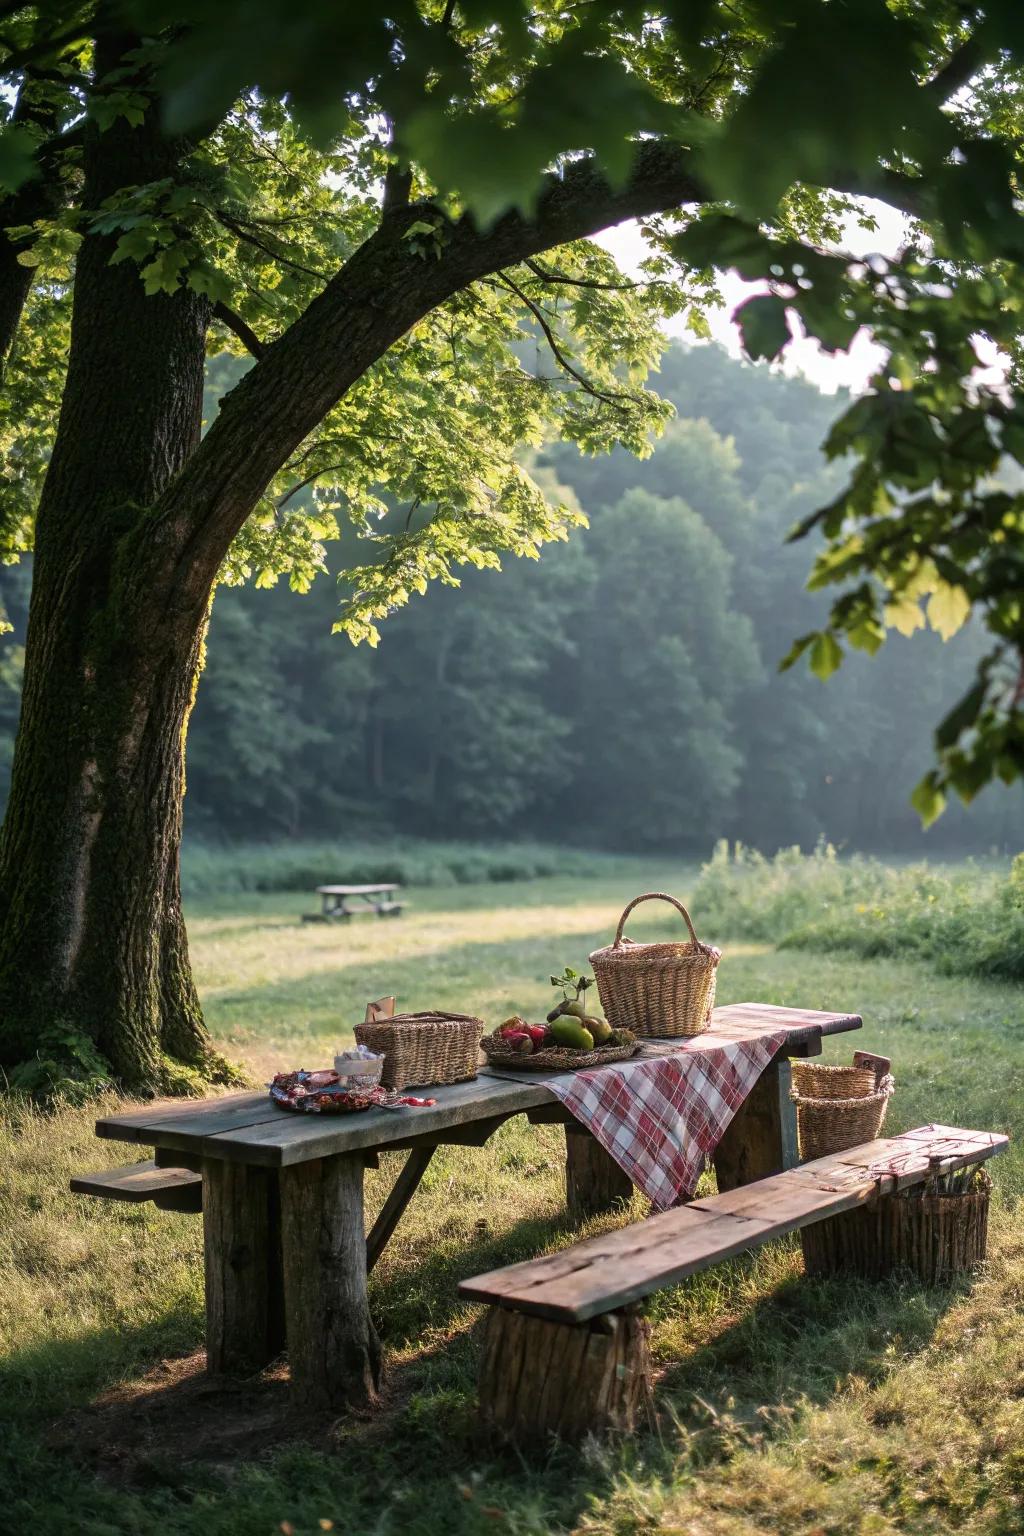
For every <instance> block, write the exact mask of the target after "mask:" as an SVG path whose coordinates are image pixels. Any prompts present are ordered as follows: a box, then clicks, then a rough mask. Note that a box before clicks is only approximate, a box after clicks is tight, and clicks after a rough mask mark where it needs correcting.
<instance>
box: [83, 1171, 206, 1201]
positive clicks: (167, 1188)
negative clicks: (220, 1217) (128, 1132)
mask: <svg viewBox="0 0 1024 1536" xmlns="http://www.w3.org/2000/svg"><path fill="white" fill-rule="evenodd" d="M71 1191H72V1193H73V1194H76V1195H94V1196H96V1197H97V1198H98V1199H100V1200H128V1201H130V1202H131V1203H132V1204H133V1205H141V1204H144V1203H145V1202H146V1201H150V1200H151V1201H152V1202H153V1204H154V1205H155V1206H156V1207H157V1208H158V1209H159V1210H161V1211H192V1212H196V1213H198V1212H199V1211H201V1210H202V1208H203V1176H202V1174H201V1173H193V1172H192V1170H191V1169H190V1168H161V1167H159V1166H158V1165H157V1164H156V1163H155V1162H152V1161H150V1162H146V1163H129V1164H128V1166H127V1167H126V1168H102V1169H100V1170H99V1172H98V1173H82V1174H76V1175H75V1177H74V1178H73V1179H72V1180H71Z"/></svg>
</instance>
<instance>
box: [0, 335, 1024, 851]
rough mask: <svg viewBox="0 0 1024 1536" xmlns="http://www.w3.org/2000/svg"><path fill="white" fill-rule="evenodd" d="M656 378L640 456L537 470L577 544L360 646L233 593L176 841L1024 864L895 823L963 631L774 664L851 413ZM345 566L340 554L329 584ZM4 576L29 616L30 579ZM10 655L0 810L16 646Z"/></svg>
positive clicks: (999, 826)
mask: <svg viewBox="0 0 1024 1536" xmlns="http://www.w3.org/2000/svg"><path fill="white" fill-rule="evenodd" d="M658 382H659V388H660V390H661V392H662V393H663V394H664V395H666V396H667V397H668V398H669V399H671V401H672V402H673V404H674V406H675V408H676V412H677V414H676V417H675V418H674V420H673V421H672V422H671V423H670V424H669V426H668V428H667V430H666V431H665V434H664V436H663V437H662V438H661V439H660V440H659V441H658V443H657V445H656V447H655V450H654V452H653V453H652V455H651V456H650V457H649V458H648V459H645V460H639V459H637V458H635V457H634V456H633V455H631V454H629V453H627V452H625V451H621V450H617V451H615V452H614V453H612V454H611V455H599V456H594V457H583V456H581V455H580V454H579V453H578V451H577V450H576V449H575V448H574V447H572V446H565V445H560V446H558V447H556V448H553V449H551V450H549V451H548V453H547V455H546V457H545V458H544V459H543V460H542V462H541V465H540V468H539V471H538V472H539V474H540V476H541V478H542V479H544V480H545V482H546V484H547V485H548V487H549V488H554V487H559V488H560V494H561V495H562V496H563V497H565V498H567V499H568V500H569V501H570V502H571V503H574V504H578V506H579V507H581V508H582V510H583V511H584V512H586V514H587V515H588V518H589V521H590V527H589V528H587V529H582V530H578V531H577V532H575V533H573V534H572V535H571V537H570V539H569V541H568V542H567V543H565V544H556V545H554V546H549V547H548V548H546V549H545V550H544V551H543V553H542V555H541V557H540V558H539V560H537V561H526V560H509V561H506V563H505V568H504V569H503V571H502V572H501V573H500V574H497V573H495V572H493V571H476V570H469V571H468V572H466V573H465V574H464V576H463V579H462V586H461V588H460V589H459V590H454V589H452V588H448V587H443V586H437V587H434V588H431V589H430V590H429V591H428V593H427V595H426V596H425V597H422V598H416V599H415V600H414V601H413V602H412V603H411V604H410V605H409V606H408V607H407V608H404V609H402V610H401V611H400V612H398V613H396V614H394V615H393V616H392V617H391V618H389V619H388V620H387V622H386V624H385V625H384V626H383V629H382V640H381V643H380V645H379V647H378V648H377V649H375V650H371V649H370V648H369V647H367V646H365V645H364V646H360V647H358V648H354V647H353V646H351V645H350V644H349V642H348V641H347V640H346V639H344V637H340V636H336V635H332V634H331V624H332V621H333V619H334V617H335V613H336V610H337V605H338V601H339V595H338V591H337V588H336V586H335V584H334V583H333V582H332V581H331V580H329V579H326V578H325V579H321V580H320V581H318V582H317V583H315V585H314V587H313V590H312V592H311V593H310V594H309V596H308V597H305V598H302V599H300V598H298V597H296V596H294V595H293V594H292V593H291V592H290V591H288V590H287V588H286V587H285V586H284V584H280V585H278V586H277V587H275V588H273V589H271V590H268V591H261V590H257V589H254V588H252V587H245V588H230V587H222V588H221V590H220V591H219V593H218V596H217V599H216V602H215V604H214V611H213V619H212V623H211V627H210V634H209V640H208V646H207V662H206V670H205V673H204V676H203V679H202V682H201V684H200V688H199V696H198V701H197V706H196V710H195V714H194V717H193V723H192V728H191V735H190V760H189V789H188V796H187V801H186V804H187V818H188V828H189V831H190V833H191V835H192V836H197V835H198V836H203V837H217V838H221V837H242V836H246V837H249V836H258V837H281V836H290V835H295V834H298V833H302V834H303V835H316V834H319V833H324V834H327V833H330V834H332V835H336V834H342V835H343V834H344V832H345V830H346V829H350V828H353V827H356V826H358V828H359V829H360V831H365V830H367V828H372V827H378V828H380V829H381V830H382V831H384V830H393V829H399V830H407V831H416V832H419V833H423V832H426V833H437V834H446V835H454V834H478V835H480V836H486V835H494V834H499V833H500V834H502V835H508V834H510V833H511V834H514V833H516V832H529V833H530V834H531V835H534V836H536V835H544V836H549V837H552V838H558V839H560V840H563V841H581V842H587V843H592V844H595V845H608V846H615V847H630V848H641V847H672V848H681V849H694V850H698V851H703V850H706V849H707V848H708V847H709V846H710V844H711V842H712V841H713V840H714V839H715V838H716V837H718V836H721V835H728V836H732V837H738V838H741V839H743V840H744V841H747V842H750V843H752V844H754V845H756V846H759V847H762V848H765V849H768V850H772V849H774V848H776V847H778V846H781V845H784V844H788V843H791V842H801V843H803V844H804V845H805V846H806V845H809V844H811V843H813V842H814V840H815V839H816V838H817V837H819V836H821V835H825V836H827V837H829V838H831V839H833V840H836V841H841V842H845V843H847V844H849V845H851V846H855V847H861V848H876V849H888V848H904V847H918V846H922V845H923V846H924V847H939V846H947V847H950V846H953V847H965V846H966V847H970V848H972V849H974V850H977V851H984V850H986V849H988V848H989V847H991V846H1011V847H1015V846H1018V845H1019V843H1020V841H1021V839H1022V837H1024V797H1022V794H1021V791H1020V789H1019V788H1015V789H1006V788H1003V787H1002V786H999V787H997V788H993V789H991V790H989V791H987V792H986V793H985V794H983V795H982V796H981V797H980V798H979V800H978V801H977V802H976V803H975V805H974V806H972V807H971V808H970V810H967V811H965V810H963V809H962V808H960V807H959V806H955V807H951V809H950V812H949V813H948V814H947V816H946V817H945V818H943V820H942V821H940V822H939V823H937V824H936V826H935V827H933V828H932V829H931V830H930V831H929V832H928V833H927V834H923V833H922V832H921V831H920V828H919V824H918V821H917V818H916V816H915V814H914V812H913V811H912V810H911V809H910V807H909V804H908V799H907V796H908V790H909V788H910V786H911V785H912V784H913V783H914V782H915V780H916V778H917V777H918V776H919V774H920V772H921V771H922V770H923V767H924V766H925V764H926V762H927V759H928V751H929V732H930V729H931V727H932V725H933V724H934V721H935V720H936V719H937V718H938V717H939V716H940V715H941V713H942V711H943V710H944V709H945V708H947V707H948V706H949V705H951V704H952V703H953V702H954V701H955V699H956V698H957V697H959V694H960V693H961V692H962V691H963V689H964V687H965V686H966V684H967V680H968V678H969V676H970V672H971V668H972V666H973V665H974V663H975V661H976V659H977V655H978V650H979V647H980V644H981V642H980V640H979V639H978V637H976V635H975V634H973V633H972V628H971V626H968V627H967V629H966V630H964V631H963V632H962V633H961V634H959V635H957V636H955V637H954V638H953V639H952V640H951V641H949V642H948V643H946V642H943V640H942V639H941V638H940V636H938V635H937V634H934V633H931V632H918V633H916V634H914V635H913V636H911V637H910V638H901V637H898V636H897V637H893V639H892V640H891V641H890V643H889V644H888V645H886V646H885V647H884V649H883V650H882V652H881V653H880V654H879V655H878V656H877V657H876V658H874V659H868V658H867V657H862V656H857V657H854V658H852V659H851V660H850V662H849V663H848V665H847V666H846V667H845V668H844V669H843V672H842V673H841V674H840V675H839V676H838V677H837V678H835V679H833V680H832V682H831V683H830V684H829V686H828V687H824V686H822V685H820V684H819V683H818V682H817V681H816V680H815V679H814V678H812V677H809V676H808V675H807V674H806V673H804V672H803V671H794V672H790V673H785V674H781V675H780V674H779V672H778V670H777V663H778V661H779V659H780V657H781V656H782V655H783V654H784V652H785V650H786V648H787V646H788V644H789V642H790V640H791V639H792V636H793V634H794V633H796V632H798V631H799V630H801V629H807V628H810V627H812V626H813V625H814V624H815V623H817V622H819V621H820V618H821V614H822V611H823V603H822V600H821V599H820V598H818V597H816V596H815V595H813V594H810V593H807V592H806V591H804V589H803V582H804V578H805V576H806V572H807V567H808V561H809V551H808V548H807V546H806V543H803V544H797V545H793V546H788V545H787V544H786V543H785V536H786V533H787V532H788V530H789V529H790V528H791V527H792V525H793V524H794V523H795V522H796V521H797V519H798V518H800V517H802V516H804V515H805V514H806V512H807V511H808V510H809V509H811V508H812V507H814V506H816V505H820V504H821V503H822V502H823V501H824V500H825V499H827V496H828V493H829V489H830V486H829V476H830V473H831V472H830V471H829V470H828V469H827V467H826V466H825V465H824V463H823V460H822V457H821V454H820V449H819V444H820V442H821V440H822V437H823V436H824V434H825V431H826V429H827V426H828V423H829V421H830V419H831V418H832V416H834V414H835V413H836V411H837V409H838V407H839V404H840V402H837V401H836V400H835V399H834V398H830V397H828V396H824V395H822V394H820V393H819V392H818V391H817V390H816V389H815V388H814V387H813V386H812V385H811V384H809V383H807V382H806V381H804V380H802V379H792V378H786V377H783V376H780V375H778V374H775V373H770V372H768V371H767V370H766V369H765V368H763V367H757V368H754V367H751V366H750V365H748V364H744V363H741V362H737V361H734V360H732V359H731V358H729V357H728V356H727V355H726V353H725V352H724V351H722V350H720V349H718V348H716V347H701V348H700V349H699V350H698V349H687V348H684V347H681V346H676V347H674V348H673V349H672V350H671V351H670V353H669V354H668V355H667V356H666V358H665V361H664V364H663V368H662V373H661V376H660V379H659V381H658ZM392 515H393V517H394V518H395V519H396V520H404V519H405V518H406V517H407V516H408V512H407V509H405V508H400V509H396V510H395V511H394V513H393V514H392ZM348 537H349V538H351V537H352V536H351V535H350V536H348ZM359 558H365V556H364V555H362V554H361V553H359V552H357V551H356V550H355V549H354V548H353V546H352V545H351V544H349V543H348V542H346V540H345V539H343V540H342V541H341V542H340V543H337V544H334V545H332V547H331V564H332V566H333V568H334V569H340V568H341V567H342V566H344V565H346V564H349V563H351V562H352V561H353V560H354V559H359ZM2 581H3V589H2V590H3V593H4V596H5V601H6V605H7V607H8V609H9V610H10V611H11V613H12V615H13V617H14V618H15V619H16V620H17V619H18V618H19V616H23V613H24V607H25V598H26V595H27V591H26V589H27V581H26V576H25V573H24V572H18V571H11V572H5V573H3V576H2ZM0 655H2V662H0V794H2V782H3V775H4V774H5V771H6V765H7V763H8V762H9V756H10V745H11V736H12V731H13V724H14V719H15V714H16V697H17V695H16V681H17V678H16V674H17V659H18V652H17V647H16V643H15V644H7V645H6V647H5V649H4V651H3V652H2V653H0Z"/></svg>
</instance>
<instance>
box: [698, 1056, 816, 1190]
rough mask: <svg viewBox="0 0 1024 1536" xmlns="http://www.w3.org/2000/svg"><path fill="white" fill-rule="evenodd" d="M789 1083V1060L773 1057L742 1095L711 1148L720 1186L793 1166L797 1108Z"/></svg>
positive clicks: (751, 1180)
mask: <svg viewBox="0 0 1024 1536" xmlns="http://www.w3.org/2000/svg"><path fill="white" fill-rule="evenodd" d="M789 1085H790V1071H789V1062H788V1061H786V1060H776V1061H773V1062H772V1063H771V1065H770V1066H769V1067H768V1068H767V1069H766V1070H765V1072H763V1073H762V1075H761V1077H760V1078H759V1079H758V1081H757V1083H756V1085H755V1086H754V1088H753V1090H752V1091H751V1092H750V1093H749V1094H748V1095H747V1097H746V1098H745V1099H744V1101H743V1103H742V1104H741V1105H740V1107H739V1109H738V1110H737V1111H736V1114H735V1115H734V1116H733V1118H732V1119H731V1120H730V1122H729V1124H728V1125H727V1126H726V1129H725V1135H724V1136H723V1137H722V1139H721V1141H720V1142H719V1143H718V1146H717V1147H716V1148H715V1154H714V1164H715V1173H716V1175H717V1178H718V1188H719V1190H721V1191H723V1192H724V1191H725V1190H727V1189H736V1188H738V1186H739V1185H741V1184H753V1183H754V1181H755V1180H757V1179H767V1178H770V1177H771V1175H772V1174H775V1173H782V1172H784V1170H785V1169H787V1168H795V1167H796V1163H797V1151H796V1112H795V1109H794V1106H793V1102H792V1100H791V1099H790V1097H789Z"/></svg>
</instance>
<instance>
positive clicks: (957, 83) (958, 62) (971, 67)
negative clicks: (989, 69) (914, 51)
mask: <svg viewBox="0 0 1024 1536" xmlns="http://www.w3.org/2000/svg"><path fill="white" fill-rule="evenodd" d="M988 59H989V56H988V52H987V50H986V49H985V48H984V46H983V45H982V43H981V42H980V41H979V39H978V36H977V34H972V35H971V36H970V37H968V38H965V40H964V41H963V42H962V43H961V44H960V46H959V48H957V49H956V50H955V52H953V53H951V54H950V56H949V58H948V59H947V60H946V62H945V64H943V66H942V68H941V69H939V70H936V72H935V74H934V75H932V77H931V79H930V80H929V81H928V83H927V84H926V85H925V87H924V89H925V90H926V91H927V92H928V95H929V96H931V97H933V98H934V99H935V100H936V101H937V102H938V103H939V105H940V106H944V105H945V104H946V102H947V101H948V100H949V99H950V97H951V96H955V95H956V93H957V91H959V90H962V89H963V87H964V86H965V85H967V83H968V82H969V81H970V80H972V79H973V78H974V76H975V75H976V74H977V73H978V71H979V69H981V68H982V66H983V65H985V64H987V63H988Z"/></svg>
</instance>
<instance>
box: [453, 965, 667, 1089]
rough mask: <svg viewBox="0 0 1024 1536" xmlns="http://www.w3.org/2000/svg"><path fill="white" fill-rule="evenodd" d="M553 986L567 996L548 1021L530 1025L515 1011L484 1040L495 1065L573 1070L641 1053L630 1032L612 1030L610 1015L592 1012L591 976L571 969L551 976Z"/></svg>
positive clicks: (487, 1052) (538, 1069)
mask: <svg viewBox="0 0 1024 1536" xmlns="http://www.w3.org/2000/svg"><path fill="white" fill-rule="evenodd" d="M551 984H552V986H554V987H559V988H561V991H562V1000H561V1002H559V1003H558V1004H557V1005H556V1007H554V1008H552V1010H551V1012H550V1013H549V1014H548V1017H547V1022H546V1023H544V1024H529V1023H527V1021H526V1020H525V1019H523V1018H520V1017H519V1015H518V1014H515V1015H514V1016H513V1017H512V1018H510V1019H506V1020H505V1022H504V1024H502V1025H501V1026H500V1027H499V1028H498V1029H496V1030H495V1031H494V1033H493V1034H492V1035H485V1036H484V1038H483V1039H482V1040H481V1042H480V1045H481V1047H482V1049H483V1052H484V1055H485V1056H486V1057H487V1060H488V1062H489V1063H490V1065H491V1066H493V1067H512V1068H514V1069H515V1070H516V1071H519V1072H552V1071H555V1072H573V1071H579V1070H580V1069H581V1068H583V1067H601V1066H606V1065H607V1064H608V1063H609V1062H613V1061H626V1060H628V1058H629V1057H630V1056H635V1055H636V1053H637V1051H639V1049H640V1045H639V1042H638V1041H637V1038H636V1036H635V1035H634V1034H632V1033H631V1031H630V1030H628V1029H612V1027H611V1025H610V1024H609V1023H608V1021H607V1019H603V1018H601V1017H600V1016H599V1015H598V1014H596V1013H590V1012H588V1010H587V1005H586V992H587V989H588V988H589V987H591V986H592V985H593V978H592V977H590V976H581V975H579V974H578V973H577V972H576V971H574V970H571V969H570V968H568V967H567V968H566V970H565V971H564V972H563V973H562V975H561V976H552V978H551Z"/></svg>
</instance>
